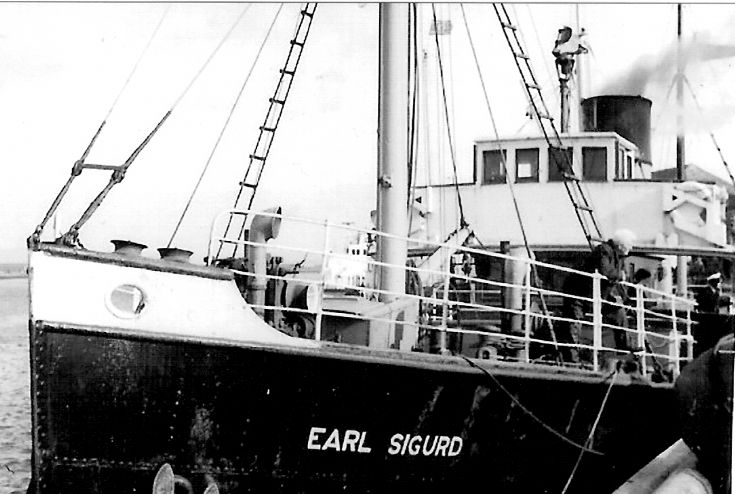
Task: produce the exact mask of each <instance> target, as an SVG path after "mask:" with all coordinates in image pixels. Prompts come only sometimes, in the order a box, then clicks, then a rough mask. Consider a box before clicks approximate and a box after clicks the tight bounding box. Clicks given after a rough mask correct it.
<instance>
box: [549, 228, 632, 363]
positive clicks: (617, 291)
mask: <svg viewBox="0 0 735 494" xmlns="http://www.w3.org/2000/svg"><path fill="white" fill-rule="evenodd" d="M634 241H635V235H634V234H633V232H631V231H630V230H618V231H617V232H616V233H615V235H613V237H612V238H611V239H609V240H608V241H607V242H603V243H601V244H599V245H597V246H595V247H594V249H592V252H591V253H590V255H589V256H588V257H587V258H586V259H585V261H584V264H583V266H582V269H581V271H585V272H588V273H594V272H595V271H597V272H598V273H600V274H601V275H602V276H603V278H602V280H601V282H600V296H601V299H602V300H603V307H602V316H603V322H604V323H605V324H611V325H615V326H619V327H623V328H625V327H627V317H626V315H625V308H624V307H622V305H624V304H625V302H626V300H627V293H626V290H625V288H624V287H623V286H622V285H621V284H620V282H621V281H622V280H623V268H624V258H625V257H626V256H627V255H628V253H629V252H630V249H631V248H632V246H633V243H634ZM562 290H563V292H564V293H565V294H569V295H574V296H576V297H584V298H592V278H591V277H588V276H583V275H580V274H575V273H573V274H570V275H569V276H567V279H566V280H565V281H564V286H563V288H562ZM605 301H607V302H612V303H614V304H615V305H612V304H611V303H607V304H606V303H604V302H605ZM588 309H590V303H589V302H588V301H585V300H580V299H578V298H573V297H564V303H563V306H562V316H563V317H565V318H567V319H572V320H573V321H571V322H567V323H563V324H560V325H559V327H558V330H557V331H556V337H557V341H558V342H560V343H573V344H578V343H579V337H580V334H581V332H582V326H583V324H582V322H581V321H583V320H584V319H585V312H586V311H587V310H588ZM613 334H614V336H615V344H616V347H618V348H622V349H628V347H629V345H628V342H627V334H626V332H625V331H624V330H619V329H618V330H614V333H613ZM560 351H561V354H562V358H563V359H564V360H565V361H568V362H579V350H578V349H577V348H572V347H561V348H560Z"/></svg>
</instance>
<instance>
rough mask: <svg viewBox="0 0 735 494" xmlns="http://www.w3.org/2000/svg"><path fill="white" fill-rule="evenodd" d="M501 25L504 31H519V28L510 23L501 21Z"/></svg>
mask: <svg viewBox="0 0 735 494" xmlns="http://www.w3.org/2000/svg"><path fill="white" fill-rule="evenodd" d="M500 24H501V25H502V26H503V28H504V29H510V30H511V31H515V30H516V29H518V28H517V27H515V26H514V25H513V24H511V23H510V22H502V21H501V22H500Z"/></svg>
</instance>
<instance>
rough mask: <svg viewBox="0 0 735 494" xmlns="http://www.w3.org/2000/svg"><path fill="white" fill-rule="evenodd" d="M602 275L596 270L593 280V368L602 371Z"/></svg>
mask: <svg viewBox="0 0 735 494" xmlns="http://www.w3.org/2000/svg"><path fill="white" fill-rule="evenodd" d="M601 279H602V275H600V273H599V272H598V271H597V270H595V274H594V276H593V278H592V368H593V369H594V370H595V371H599V370H600V349H601V348H602V292H601V290H600V280H601Z"/></svg>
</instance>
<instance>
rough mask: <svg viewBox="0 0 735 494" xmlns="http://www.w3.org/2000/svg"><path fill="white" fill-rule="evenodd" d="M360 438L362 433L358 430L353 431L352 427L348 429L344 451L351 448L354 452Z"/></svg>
mask: <svg viewBox="0 0 735 494" xmlns="http://www.w3.org/2000/svg"><path fill="white" fill-rule="evenodd" d="M359 439H360V433H359V432H358V431H353V430H352V429H348V430H346V431H345V437H344V439H343V440H342V451H347V448H350V451H352V452H353V453H354V452H355V449H356V448H357V441H358V440H359Z"/></svg>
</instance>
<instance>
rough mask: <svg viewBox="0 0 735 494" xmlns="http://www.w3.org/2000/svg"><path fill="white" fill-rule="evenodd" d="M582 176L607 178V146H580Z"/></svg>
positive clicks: (596, 178)
mask: <svg viewBox="0 0 735 494" xmlns="http://www.w3.org/2000/svg"><path fill="white" fill-rule="evenodd" d="M582 177H583V178H584V179H585V180H591V181H605V180H607V148H604V147H583V148H582Z"/></svg>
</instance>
